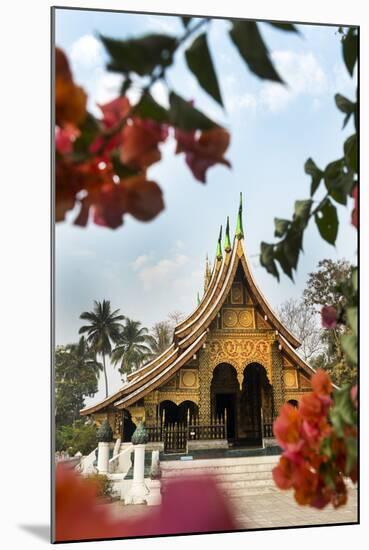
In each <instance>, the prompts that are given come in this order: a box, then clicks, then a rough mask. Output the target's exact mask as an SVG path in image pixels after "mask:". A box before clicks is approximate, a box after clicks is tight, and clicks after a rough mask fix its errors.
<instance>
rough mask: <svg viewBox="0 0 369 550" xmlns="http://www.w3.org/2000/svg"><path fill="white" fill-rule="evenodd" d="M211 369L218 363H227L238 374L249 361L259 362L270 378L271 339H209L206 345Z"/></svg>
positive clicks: (241, 372)
mask: <svg viewBox="0 0 369 550" xmlns="http://www.w3.org/2000/svg"><path fill="white" fill-rule="evenodd" d="M208 350H209V360H210V365H211V371H213V370H214V369H215V367H216V366H217V365H219V363H229V364H231V365H233V366H234V368H235V369H236V371H237V373H238V374H243V371H244V369H245V367H246V366H247V365H248V364H250V363H254V362H255V363H260V364H261V365H262V366H263V367H265V369H266V371H267V374H268V377H269V380H271V372H272V371H271V363H272V356H271V341H270V340H268V339H264V338H263V339H260V336H258V338H237V337H236V338H234V337H233V338H229V337H228V338H224V339H222V338H217V339H211V340H209V345H208Z"/></svg>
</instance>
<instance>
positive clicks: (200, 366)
mask: <svg viewBox="0 0 369 550" xmlns="http://www.w3.org/2000/svg"><path fill="white" fill-rule="evenodd" d="M222 241H223V239H222V231H220V235H219V238H218V243H217V248H216V255H215V259H214V264H213V265H211V263H210V262H209V260H208V258H207V259H206V267H205V277H204V293H203V296H202V298H201V297H200V296H199V297H198V303H197V307H196V309H195V310H194V311H193V312H192V313H191V314H190V315H189V316H188V317H187V318H186V319H184V320H183V321H181V322H179V323H178V324H177V326H176V327H175V330H174V334H173V341H172V343H171V345H170V346H169V347H168V349H167V350H166V351H164V353H162V354H161V355H159V356H157V357H156V358H155V359H153V360H151V361H150V362H148V363H146V364H144V365H143V366H142V367H140V368H139V369H137V370H136V371H134V372H131V373H130V374H128V375H127V376H126V378H125V380H124V383H123V385H122V387H121V388H120V389H119V390H118V391H117V392H115V393H114V394H113V395H110V396H109V397H107V398H106V399H104V400H102V401H100V402H99V403H97V404H95V405H93V406H89V407H86V408H85V409H83V410H82V411H81V414H82V415H91V416H92V417H93V418H94V420H95V421H96V422H97V423H98V424H99V423H101V421H102V420H103V419H106V418H107V419H108V421H109V423H110V425H111V427H112V429H113V432H114V437H115V438H117V439H118V438H120V439H121V440H122V442H124V441H130V438H131V436H132V433H133V431H134V429H135V428H136V426H137V425H138V424H139V423H140V422H144V424H145V427H146V429H147V431H148V434H149V438H150V442H151V443H152V445H153V446H155V445H157V446H158V448H159V449H161V450H164V452H165V451H166V452H188V451H189V450H191V449H212V448H219V447H220V448H228V447H231V446H242V445H247V446H250V445H251V446H252V445H255V446H260V445H264V443H265V441H267V440H268V439H271V438H272V436H273V434H272V423H273V419H274V418H275V417H276V416H277V415H278V411H279V409H280V407H281V406H282V404H283V403H285V402H287V401H288V402H291V403H292V404H293V405H295V406H298V401H299V399H300V398H301V396H302V395H303V394H304V392H306V391H310V390H311V387H310V378H311V375H312V374H313V372H314V371H313V369H312V368H311V367H309V365H308V364H307V363H306V362H305V361H304V360H303V359H302V358H301V357H300V356H299V354H298V353H297V351H296V350H297V349H298V347H299V345H300V342H299V341H298V340H297V338H296V337H295V336H294V335H293V334H292V333H291V332H290V331H289V330H288V329H287V328H286V327H285V326H284V325H283V324H282V323H281V321H280V320H279V319H278V317H277V316H276V314H275V313H274V312H273V310H272V309H271V307H270V305H269V304H268V302H267V300H266V298H265V297H264V296H263V294H262V292H261V290H260V289H259V288H258V286H257V284H256V282H255V280H254V277H253V275H252V273H251V269H250V264H249V261H248V259H247V255H246V248H245V236H244V231H243V223H242V195H241V199H240V206H239V211H238V216H237V224H236V231H235V235H234V238H233V240H232V239H231V236H230V229H229V219H227V224H226V229H225V236H224V241H223V242H222Z"/></svg>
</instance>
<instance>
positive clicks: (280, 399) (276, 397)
mask: <svg viewBox="0 0 369 550" xmlns="http://www.w3.org/2000/svg"><path fill="white" fill-rule="evenodd" d="M272 386H273V404H274V407H273V408H274V416H277V415H278V414H279V411H280V408H281V406H282V405H283V403H284V382H283V364H282V355H281V353H280V351H279V349H278V342H273V344H272Z"/></svg>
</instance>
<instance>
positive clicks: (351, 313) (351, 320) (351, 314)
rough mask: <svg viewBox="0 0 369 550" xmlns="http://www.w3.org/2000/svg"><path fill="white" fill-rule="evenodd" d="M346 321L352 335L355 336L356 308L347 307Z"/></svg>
mask: <svg viewBox="0 0 369 550" xmlns="http://www.w3.org/2000/svg"><path fill="white" fill-rule="evenodd" d="M346 315H347V321H348V324H349V326H350V328H351V329H352V332H353V334H355V336H357V307H348V308H347V310H346Z"/></svg>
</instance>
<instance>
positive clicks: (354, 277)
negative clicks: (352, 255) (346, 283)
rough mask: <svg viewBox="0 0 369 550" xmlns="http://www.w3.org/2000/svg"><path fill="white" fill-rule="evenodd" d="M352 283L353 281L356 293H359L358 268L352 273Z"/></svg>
mask: <svg viewBox="0 0 369 550" xmlns="http://www.w3.org/2000/svg"><path fill="white" fill-rule="evenodd" d="M351 281H352V288H353V289H354V291H355V292H357V287H358V276H357V267H355V268H354V269H353V271H352V278H351Z"/></svg>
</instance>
